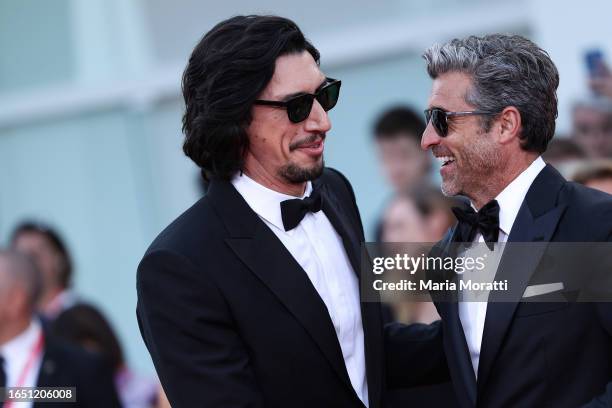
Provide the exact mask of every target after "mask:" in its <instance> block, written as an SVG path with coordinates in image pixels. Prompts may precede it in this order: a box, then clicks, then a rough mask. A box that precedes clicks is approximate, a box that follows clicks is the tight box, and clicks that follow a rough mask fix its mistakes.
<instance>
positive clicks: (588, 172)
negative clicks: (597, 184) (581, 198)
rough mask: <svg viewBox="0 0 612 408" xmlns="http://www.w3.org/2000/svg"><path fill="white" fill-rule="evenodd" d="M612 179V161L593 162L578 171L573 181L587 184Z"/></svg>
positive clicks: (585, 164)
mask: <svg viewBox="0 0 612 408" xmlns="http://www.w3.org/2000/svg"><path fill="white" fill-rule="evenodd" d="M606 179H612V159H602V160H593V161H587V162H586V163H583V164H582V166H580V167H579V168H578V169H576V171H575V173H574V176H573V177H572V180H573V181H575V182H576V183H580V184H586V183H589V182H591V181H596V180H606Z"/></svg>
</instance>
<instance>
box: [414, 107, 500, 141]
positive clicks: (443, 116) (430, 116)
mask: <svg viewBox="0 0 612 408" xmlns="http://www.w3.org/2000/svg"><path fill="white" fill-rule="evenodd" d="M498 113H499V112H490V111H479V110H475V111H464V112H447V111H445V110H443V109H440V108H431V109H426V110H425V125H427V124H428V123H429V121H430V120H431V124H432V125H433V127H434V129H435V130H436V133H437V134H438V136H440V137H446V136H447V135H448V118H452V117H453V116H470V115H497V114H498Z"/></svg>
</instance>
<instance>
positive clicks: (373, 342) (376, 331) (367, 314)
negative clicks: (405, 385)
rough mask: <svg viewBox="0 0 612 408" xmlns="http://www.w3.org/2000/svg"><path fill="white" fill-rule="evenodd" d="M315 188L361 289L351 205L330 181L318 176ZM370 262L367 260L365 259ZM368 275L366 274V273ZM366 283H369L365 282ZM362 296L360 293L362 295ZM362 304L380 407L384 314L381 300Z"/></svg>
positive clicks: (371, 385) (374, 403)
mask: <svg viewBox="0 0 612 408" xmlns="http://www.w3.org/2000/svg"><path fill="white" fill-rule="evenodd" d="M313 186H314V188H320V189H321V194H322V195H323V212H324V213H325V216H326V217H327V219H328V220H329V222H330V223H331V224H332V227H334V229H335V230H336V232H337V233H338V235H340V238H341V239H342V244H343V246H344V250H345V251H346V254H347V257H348V259H349V262H350V263H351V266H352V267H353V270H354V271H355V273H356V275H357V278H358V279H359V281H360V282H359V288H360V290H361V287H362V284H364V282H362V281H361V279H362V276H361V269H360V268H361V256H360V254H361V242H360V241H361V238H360V232H356V231H355V228H354V227H352V228H351V225H350V222H349V221H348V220H347V219H346V217H345V216H344V215H343V213H342V209H343V208H350V207H349V206H350V205H351V204H350V203H347V204H345V206H344V207H343V206H342V205H341V204H340V202H339V200H338V198H337V197H336V194H334V192H333V189H332V187H331V185H330V184H327V183H325V182H323V181H322V179H319V180H318V181H317V182H316V183H315V184H314V185H313ZM364 263H365V264H367V263H368V262H367V260H365V261H364ZM365 278H367V276H366V277H365ZM366 284H367V283H366ZM360 297H361V295H360ZM360 305H361V322H362V327H363V335H364V338H365V344H364V346H365V359H366V375H367V378H368V393H369V397H370V406H371V407H378V401H380V399H381V393H382V392H383V390H382V389H381V386H382V378H381V377H382V373H383V371H384V367H383V366H382V362H383V360H384V356H383V354H382V344H383V338H382V317H381V313H382V312H381V310H380V303H375V302H364V301H361V302H360Z"/></svg>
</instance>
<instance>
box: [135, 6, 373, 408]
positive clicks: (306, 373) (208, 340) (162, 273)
mask: <svg viewBox="0 0 612 408" xmlns="http://www.w3.org/2000/svg"><path fill="white" fill-rule="evenodd" d="M339 92H340V81H339V80H336V79H332V78H328V77H326V76H325V75H324V74H323V72H321V69H320V68H319V52H318V51H317V50H316V49H315V47H314V46H313V45H312V44H311V43H310V42H308V41H307V40H306V39H305V38H304V35H303V34H302V32H301V31H300V29H299V28H298V27H297V26H296V25H295V23H293V22H292V21H290V20H288V19H285V18H280V17H273V16H239V17H234V18H231V19H228V20H226V21H223V22H221V23H219V24H218V25H217V26H215V27H214V28H213V29H212V30H211V31H209V32H208V33H207V34H206V35H205V36H204V38H203V39H202V40H201V41H200V43H199V44H198V45H197V46H196V47H195V49H194V51H193V53H192V55H191V58H190V59H189V64H188V66H187V68H186V70H185V73H184V76H183V95H184V98H185V104H186V111H185V115H184V117H183V131H184V133H185V142H184V146H183V149H184V152H185V153H186V154H187V156H189V157H190V158H191V159H192V160H193V161H194V162H195V163H196V164H197V165H198V166H199V167H200V168H201V169H202V174H203V176H204V177H205V178H206V179H207V180H208V181H209V183H208V191H207V194H206V196H205V197H204V198H203V199H201V200H200V201H198V202H197V203H196V204H195V205H194V206H192V207H191V208H190V209H188V210H187V211H186V212H185V213H184V214H182V215H181V216H180V217H179V218H178V219H176V220H175V221H174V222H173V223H172V224H171V225H170V226H169V227H167V228H166V229H165V230H164V231H163V232H162V233H161V234H160V235H159V236H158V237H157V239H156V240H155V241H154V242H153V244H152V245H151V246H150V248H149V249H148V251H147V253H146V254H145V257H144V259H143V260H142V262H141V263H140V266H139V269H138V283H137V286H138V308H137V313H138V319H139V324H140V328H141V332H142V335H143V337H144V339H145V342H146V344H147V347H148V349H149V351H150V353H151V356H152V358H153V361H154V363H155V367H156V369H157V372H158V374H159V377H160V379H161V382H162V384H163V386H164V389H165V391H166V393H167V395H168V398H169V401H170V403H171V404H172V406H173V407H175V408H177V407H178V408H180V407H190V408H191V407H247V406H248V407H292V408H295V407H309V408H310V407H363V406H368V407H370V408H375V407H381V406H382V391H383V378H384V373H383V354H382V325H381V317H380V308H379V305H378V304H376V303H362V302H360V294H359V275H358V274H359V248H360V242H361V241H363V240H364V237H363V228H362V225H361V221H360V218H359V213H358V210H357V206H356V202H355V197H354V194H353V190H352V188H351V186H350V184H349V183H348V181H347V180H346V179H345V178H344V176H342V175H341V174H340V173H339V172H337V171H335V170H332V169H329V168H326V167H324V163H323V150H324V143H325V140H326V136H327V132H328V131H329V130H330V129H331V123H330V120H329V117H328V111H329V110H330V109H332V108H333V107H334V106H335V104H336V102H337V100H338V96H339Z"/></svg>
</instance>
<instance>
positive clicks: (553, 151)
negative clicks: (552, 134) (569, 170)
mask: <svg viewBox="0 0 612 408" xmlns="http://www.w3.org/2000/svg"><path fill="white" fill-rule="evenodd" d="M586 157H587V154H586V152H585V151H584V149H583V148H582V147H581V146H580V145H579V144H578V143H576V142H575V141H573V140H572V139H569V138H567V137H559V136H558V137H557V138H556V139H553V140H551V141H550V143H549V144H548V148H547V149H546V151H545V152H544V153H543V154H542V158H543V159H544V161H545V162H546V163H549V162H554V161H560V160H567V159H586Z"/></svg>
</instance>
